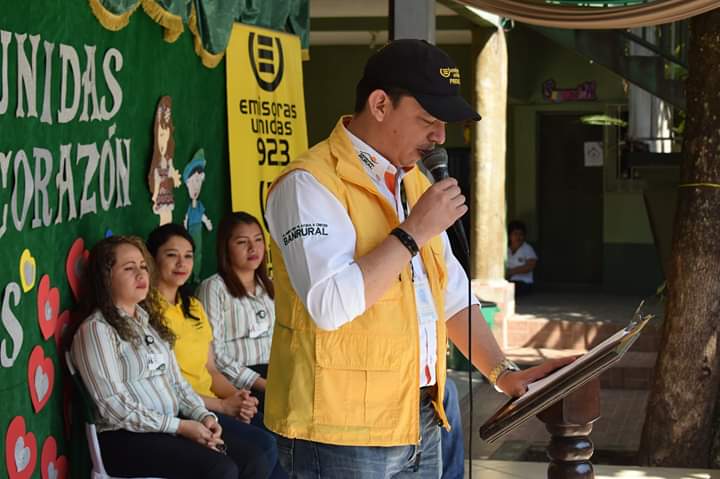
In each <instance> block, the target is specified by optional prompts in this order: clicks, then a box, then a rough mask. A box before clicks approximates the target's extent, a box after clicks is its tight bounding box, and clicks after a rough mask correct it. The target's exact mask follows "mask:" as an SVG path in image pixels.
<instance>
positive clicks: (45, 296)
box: [37, 275, 60, 339]
mask: <svg viewBox="0 0 720 479" xmlns="http://www.w3.org/2000/svg"><path fill="white" fill-rule="evenodd" d="M59 311H60V291H58V289H57V288H51V287H50V277H49V276H48V275H43V277H42V278H40V286H38V293H37V319H38V324H39V325H40V332H41V333H42V336H43V338H45V339H50V336H52V335H53V334H55V328H56V326H55V325H56V323H57V317H58V312H59Z"/></svg>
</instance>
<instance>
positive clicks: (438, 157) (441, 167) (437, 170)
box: [422, 146, 470, 260]
mask: <svg viewBox="0 0 720 479" xmlns="http://www.w3.org/2000/svg"><path fill="white" fill-rule="evenodd" d="M422 163H423V165H424V166H425V168H426V169H427V170H428V171H429V172H430V174H431V175H432V177H433V180H435V182H438V181H441V180H444V179H445V178H449V177H450V173H449V171H448V154H447V150H445V148H442V147H439V146H436V147H435V148H433V149H432V150H430V152H429V153H428V154H426V155H425V156H423V159H422ZM452 229H453V231H454V233H455V237H456V238H457V240H458V243H459V246H460V247H461V248H462V249H463V253H465V256H466V257H467V258H468V260H469V257H470V247H469V246H468V241H467V236H466V235H465V228H464V227H463V224H462V220H461V219H460V218H458V219H457V221H455V223H453V225H452Z"/></svg>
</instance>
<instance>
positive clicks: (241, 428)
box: [215, 412, 287, 479]
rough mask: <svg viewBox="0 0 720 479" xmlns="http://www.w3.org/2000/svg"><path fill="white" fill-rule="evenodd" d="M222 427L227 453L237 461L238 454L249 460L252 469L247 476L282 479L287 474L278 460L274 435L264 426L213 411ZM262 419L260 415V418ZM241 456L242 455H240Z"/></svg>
mask: <svg viewBox="0 0 720 479" xmlns="http://www.w3.org/2000/svg"><path fill="white" fill-rule="evenodd" d="M215 414H216V415H217V417H218V422H219V423H220V425H221V426H222V428H223V431H222V435H223V439H224V440H225V445H226V446H227V454H228V456H230V457H232V459H233V460H235V461H236V462H239V461H240V459H237V457H238V455H243V454H244V455H245V456H247V457H248V458H250V460H251V464H253V466H254V469H252V470H250V471H248V476H247V477H253V478H268V479H284V478H287V474H285V471H283V470H282V467H281V466H280V463H279V461H278V452H277V444H276V440H275V435H274V434H272V433H271V432H269V431H267V430H266V429H264V428H261V427H258V426H256V425H253V424H245V423H244V422H242V421H239V420H238V419H236V418H234V417H231V416H227V415H225V414H221V413H217V412H216V413H215ZM260 421H262V416H261V418H260ZM240 457H241V458H242V456H240Z"/></svg>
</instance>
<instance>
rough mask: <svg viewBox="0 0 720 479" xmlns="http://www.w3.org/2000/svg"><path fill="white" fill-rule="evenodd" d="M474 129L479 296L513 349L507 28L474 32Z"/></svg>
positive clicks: (475, 277) (473, 206)
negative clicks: (508, 274)
mask: <svg viewBox="0 0 720 479" xmlns="http://www.w3.org/2000/svg"><path fill="white" fill-rule="evenodd" d="M473 55H474V56H475V58H476V60H475V72H474V73H475V75H474V77H475V78H474V79H475V85H474V101H475V107H476V109H477V111H478V112H479V113H480V115H481V116H482V120H480V121H479V122H477V123H476V124H475V125H474V128H475V130H474V133H475V134H474V138H473V145H472V146H473V165H472V170H471V171H472V198H471V199H470V202H471V211H472V212H473V215H472V218H471V229H472V234H471V235H470V236H471V238H472V240H471V241H472V244H471V250H472V258H471V265H470V270H471V276H472V284H473V291H474V292H475V294H477V295H478V296H479V297H480V298H481V299H484V300H488V301H493V302H495V303H497V304H498V306H499V307H500V314H499V315H498V316H496V320H495V324H496V328H495V334H496V336H497V337H498V340H499V342H500V344H501V345H502V346H503V347H506V346H507V319H508V318H510V317H512V316H513V315H514V313H515V300H514V288H513V285H512V283H510V282H508V281H506V280H505V255H506V252H507V240H506V232H505V222H506V211H505V146H506V124H507V88H508V52H507V45H506V43H505V33H504V32H503V30H502V29H497V30H491V29H481V28H476V29H475V30H474V31H473Z"/></svg>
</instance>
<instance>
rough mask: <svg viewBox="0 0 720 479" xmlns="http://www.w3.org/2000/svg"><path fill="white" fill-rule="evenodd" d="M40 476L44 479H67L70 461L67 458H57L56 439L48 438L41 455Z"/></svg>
mask: <svg viewBox="0 0 720 479" xmlns="http://www.w3.org/2000/svg"><path fill="white" fill-rule="evenodd" d="M40 467H41V468H42V469H41V470H40V474H41V475H42V479H65V478H66V477H67V471H68V461H67V458H66V457H65V456H60V457H57V444H56V443H55V438H54V437H52V436H48V437H47V439H45V443H44V444H43V447H42V453H41V454H40Z"/></svg>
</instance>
